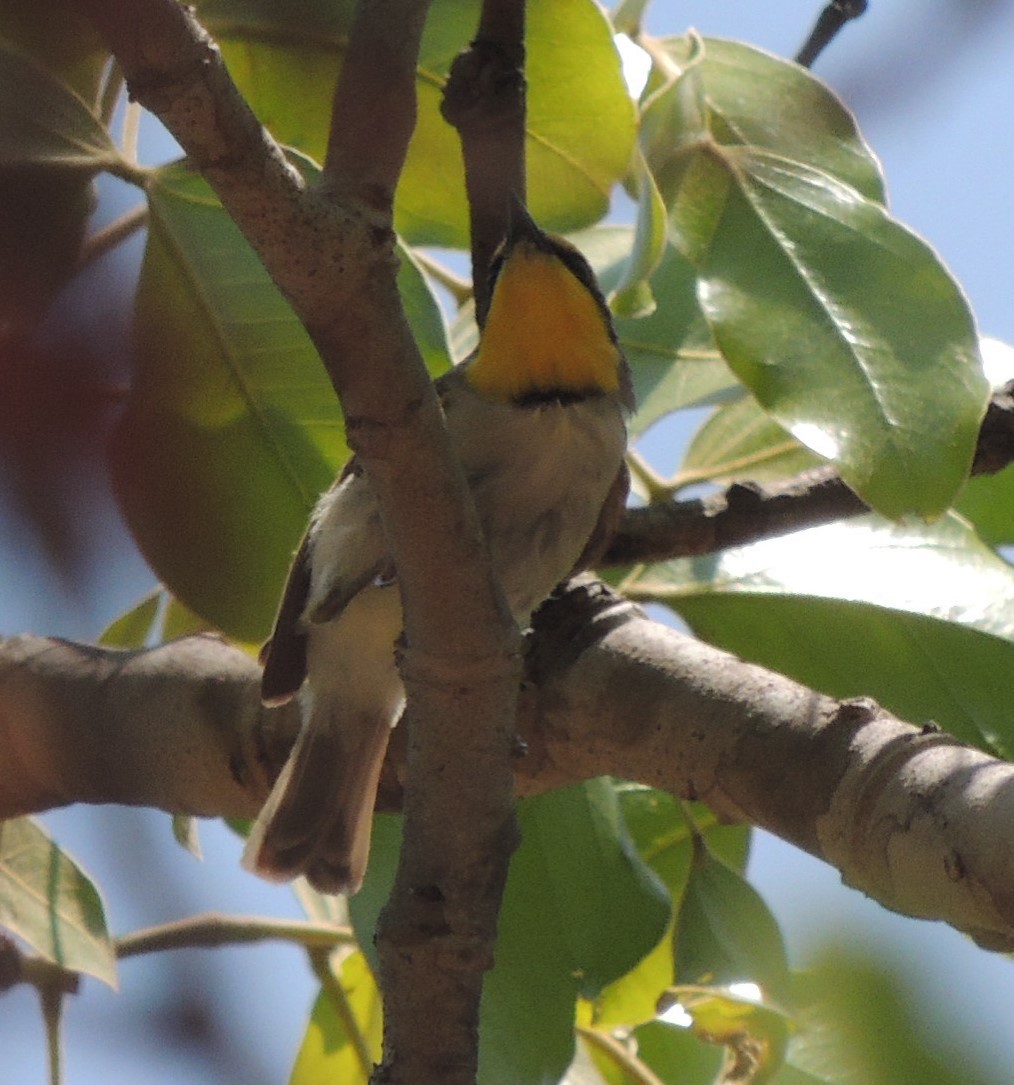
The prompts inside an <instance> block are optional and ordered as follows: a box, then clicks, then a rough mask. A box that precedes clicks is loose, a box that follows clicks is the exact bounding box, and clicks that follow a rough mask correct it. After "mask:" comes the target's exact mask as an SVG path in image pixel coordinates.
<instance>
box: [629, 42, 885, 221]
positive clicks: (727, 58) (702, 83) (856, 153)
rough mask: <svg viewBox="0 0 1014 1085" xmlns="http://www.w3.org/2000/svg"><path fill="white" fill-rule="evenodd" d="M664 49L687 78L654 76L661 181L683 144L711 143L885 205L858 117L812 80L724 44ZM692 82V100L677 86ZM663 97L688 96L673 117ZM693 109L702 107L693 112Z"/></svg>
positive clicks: (655, 149) (651, 116) (656, 164)
mask: <svg viewBox="0 0 1014 1085" xmlns="http://www.w3.org/2000/svg"><path fill="white" fill-rule="evenodd" d="M660 44H661V47H662V49H663V50H664V51H665V53H666V55H667V56H668V57H669V59H670V60H671V61H672V62H673V63H674V64H675V65H676V66H677V68H678V69H679V70H680V72H681V75H680V77H679V78H678V79H677V80H676V81H675V84H673V83H663V82H661V80H662V79H663V76H662V75H661V74H660V71H659V69H657V68H656V70H655V73H654V76H653V80H652V81H651V82H650V83H649V86H648V100H647V102H646V105H645V113H646V124H647V126H648V128H649V137H650V138H649V142H648V153H649V160H650V161H651V163H652V168H653V169H654V170H655V171H656V173H657V174H662V175H665V173H666V172H667V167H668V166H669V165H670V164H671V156H673V155H674V154H676V155H678V153H679V147H680V145H681V144H685V143H686V142H687V141H688V140H691V139H693V138H697V137H702V136H707V138H709V139H713V140H714V141H716V142H717V143H719V144H721V145H722V146H729V147H734V146H743V147H753V148H756V149H759V150H766V151H770V152H772V153H773V154H776V155H779V156H781V157H783V158H787V159H792V160H794V161H796V162H802V163H806V164H808V165H810V166H813V167H815V168H817V169H819V170H822V171H824V172H825V173H829V174H831V176H833V177H835V178H837V179H838V180H839V181H842V182H844V183H845V184H848V185H851V186H852V187H853V188H855V189H857V190H858V191H859V192H861V193H862V194H863V195H864V196H865V197H866V198H867V199H869V200H872V201H874V202H878V203H882V202H883V200H884V181H883V176H882V174H881V170H880V163H879V162H878V161H877V158H876V155H874V153H873V151H872V150H871V149H870V147H869V146H868V144H867V143H866V141H865V140H864V139H863V137H862V134H861V133H860V131H859V128H858V125H857V124H856V120H855V118H854V117H853V115H852V114H851V113H850V112H849V110H848V109H847V108H846V107H845V106H844V105H843V103H842V102H841V100H840V99H839V98H838V97H837V95H835V93H834V92H833V91H832V90H831V89H830V88H829V87H827V86H826V85H825V84H824V83H822V82H821V81H820V80H819V79H818V78H817V77H816V76H814V75H813V74H812V73H811V72H809V71H807V70H806V69H805V68H801V67H799V65H798V64H794V63H792V62H791V61H788V60H784V59H782V58H780V57H776V56H772V55H771V54H770V53H765V52H764V51H762V50H761V49H757V48H755V47H753V46H750V45H745V44H743V43H742V42H736V41H723V40H722V39H721V38H700V37H698V36H697V35H696V34H687V35H684V36H682V37H678V38H667V39H663V40H662V42H661V43H660ZM667 75H668V73H667ZM688 80H689V81H691V82H692V83H693V87H692V90H691V92H690V95H689V97H687V95H686V91H685V90H684V88H682V87H680V86H679V85H678V84H679V83H681V82H685V81H688ZM651 95H654V97H651ZM665 96H668V97H669V99H670V100H671V99H673V98H674V97H676V96H682V97H683V98H684V101H683V105H682V108H681V109H679V110H676V111H673V110H672V107H671V104H668V105H667V104H666V103H665V102H664V101H662V99H663V98H664V97H665ZM690 101H696V102H697V105H696V106H693V107H691V106H690V105H689V102H690ZM660 106H661V107H664V110H663V109H660ZM660 113H662V114H663V115H664V116H666V120H665V121H664V122H661V121H660V118H659V114H660ZM695 116H696V118H697V119H696V122H695V120H694V118H695ZM688 122H689V123H688Z"/></svg>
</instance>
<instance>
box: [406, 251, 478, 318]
mask: <svg viewBox="0 0 1014 1085" xmlns="http://www.w3.org/2000/svg"><path fill="white" fill-rule="evenodd" d="M414 255H415V258H416V260H418V261H419V263H420V264H422V266H423V270H424V271H425V272H426V274H427V275H430V276H432V278H433V279H435V280H436V282H437V283H438V284H439V285H440V286H442V287H443V288H444V289H445V290H446V291H447V293H448V294H450V295H451V297H452V298H454V304H455V305H457V306H458V307H459V308H460V307H461V306H462V305H464V304H465V302H466V301H468V299H469V298H470V297H471V296H472V284H471V282H470V281H469V280H468V279H466V278H465V277H464V276H462V275H455V274H454V272H453V271H451V269H450V268H449V267H447V265H446V264H442V263H440V261H439V260H437V259H435V258H434V257H432V256H430V255H429V253H426V252H423V251H422V250H420V249H416V250H414Z"/></svg>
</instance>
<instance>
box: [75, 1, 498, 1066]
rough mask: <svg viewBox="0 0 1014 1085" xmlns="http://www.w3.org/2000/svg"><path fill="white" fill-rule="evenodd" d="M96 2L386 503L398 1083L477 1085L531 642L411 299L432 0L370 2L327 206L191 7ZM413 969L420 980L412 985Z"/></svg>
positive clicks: (389, 1024)
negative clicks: (288, 319)
mask: <svg viewBox="0 0 1014 1085" xmlns="http://www.w3.org/2000/svg"><path fill="white" fill-rule="evenodd" d="M85 3H86V7H87V10H88V11H89V12H90V13H91V15H92V17H93V18H94V20H95V22H96V24H97V25H98V26H99V28H100V30H101V31H102V33H103V34H104V35H105V36H106V38H107V40H108V41H109V42H110V44H111V46H112V48H113V51H114V53H115V54H116V57H117V59H118V61H119V62H120V65H121V67H122V69H123V71H124V74H125V76H126V79H127V83H128V86H129V88H130V90H131V93H132V94H133V95H134V96H135V97H136V98H137V99H138V100H139V101H141V103H142V104H143V105H145V106H146V107H147V108H149V109H150V110H152V112H154V113H156V114H157V115H158V116H159V117H160V118H161V119H162V121H163V122H164V123H165V124H166V126H167V127H168V128H169V130H170V131H171V132H172V134H173V135H174V136H175V137H176V138H177V140H178V141H179V142H180V144H181V146H182V147H183V148H184V150H185V151H186V152H187V154H188V156H189V157H190V159H191V161H193V162H194V164H195V166H196V167H197V168H199V169H200V170H201V171H202V173H203V174H204V176H205V177H206V178H207V180H208V181H209V183H210V184H211V185H212V186H213V188H214V189H215V191H216V192H217V193H218V195H219V197H220V199H221V200H222V203H223V205H224V206H225V208H226V209H227V210H228V211H229V213H230V214H231V215H232V217H233V219H234V220H235V221H236V223H237V225H238V226H239V228H240V230H241V231H242V232H243V233H244V235H245V236H246V238H247V239H248V240H249V241H250V243H251V244H252V245H253V247H254V249H255V250H256V251H257V253H258V255H259V256H260V258H261V260H262V261H263V263H264V265H265V267H266V268H267V270H268V272H269V274H270V275H271V276H272V278H273V279H274V281H275V282H276V284H277V285H278V286H279V288H280V289H281V290H282V292H283V293H284V294H285V296H286V297H287V298H288V300H289V301H290V303H291V304H292V306H293V309H294V310H295V312H296V314H297V315H298V316H299V317H300V319H301V320H302V321H303V323H304V324H305V326H306V328H307V330H308V332H309V334H310V336H311V338H312V339H313V341H314V343H315V345H316V347H317V349H318V351H319V353H320V355H321V359H322V361H323V363H324V365H325V367H326V368H327V371H328V373H329V375H330V377H331V380H332V383H333V384H334V386H335V389H336V391H337V392H338V394H339V396H340V398H341V402H342V408H343V411H344V414H345V420H346V431H347V437H348V440H349V443H350V445H351V446H352V447H353V448H354V449H355V451H356V452H357V453H358V455H359V458H360V462H361V464H362V465H363V467H364V468H365V470H366V472H367V473H368V475H369V477H370V480H371V483H372V484H373V486H374V489H375V490H376V492H377V495H378V497H379V499H380V504H381V509H382V514H383V520H384V528H385V531H386V534H387V538H388V543H389V546H390V550H391V553H392V556H393V558H394V561H395V565H396V567H397V570H398V580H399V585H400V589H401V596H402V602H403V604H404V610H405V640H406V644H407V647H406V648H405V650H404V653H403V656H404V665H403V675H404V678H405V684H406V689H407V691H408V700H409V705H410V717H409V720H408V725H409V730H410V735H409V737H410V741H409V744H408V750H409V754H408V759H407V761H408V779H407V784H406V798H405V813H406V830H405V848H404V850H403V861H402V863H401V865H400V867H399V874H398V878H397V879H396V885H395V891H394V893H395V896H394V900H395V901H396V908H395V910H394V912H392V913H389V914H388V918H387V920H386V921H385V922H386V931H385V934H384V935H383V937H382V940H381V943H380V952H381V956H382V959H383V960H384V962H385V967H384V973H385V976H384V977H382V983H383V986H384V988H385V996H386V1009H387V1012H386V1014H385V1028H386V1030H387V1035H386V1040H385V1065H384V1068H383V1069H382V1071H381V1073H382V1075H383V1076H384V1079H385V1080H387V1081H392V1082H393V1081H399V1080H404V1081H427V1080H443V1081H446V1082H448V1083H449V1085H453V1083H454V1082H456V1081H462V1082H470V1081H472V1080H473V1079H474V1063H475V1058H476V1053H477V1022H478V1001H479V990H480V988H481V977H482V970H483V968H484V967H487V966H488V961H489V960H490V958H491V945H492V940H493V937H494V932H495V922H496V913H497V908H498V905H499V885H500V883H501V882H502V872H503V870H505V868H506V862H507V855H508V854H509V850H510V847H509V844H510V841H511V839H512V826H513V820H512V819H513V806H512V776H511V770H510V750H511V742H512V730H513V723H514V718H515V712H516V699H517V674H518V667H519V663H518V647H519V637H518V633H517V630H516V628H515V626H514V623H513V621H512V619H511V617H510V614H509V612H508V610H507V607H506V605H505V604H504V602H503V599H502V596H501V593H500V591H499V588H498V586H497V585H496V583H495V581H494V579H493V576H492V572H491V569H490V565H489V560H488V555H487V552H486V548H485V546H484V543H483V541H482V537H481V532H480V530H479V526H478V521H477V517H476V515H475V510H474V507H473V505H472V502H471V499H470V497H469V494H468V491H467V487H466V485H465V481H464V478H463V474H462V471H461V469H460V465H458V464H457V463H456V461H455V460H454V457H453V455H452V452H451V449H450V443H449V441H448V438H447V434H446V431H445V429H444V426H443V417H442V415H441V413H440V410H439V406H438V404H437V400H436V396H435V394H434V391H433V388H432V385H431V383H430V381H429V378H428V376H427V373H426V370H425V367H424V365H423V363H422V359H421V357H420V355H419V351H418V348H417V346H416V344H415V342H414V340H413V337H412V334H411V330H410V328H409V325H408V322H407V320H406V318H405V314H404V311H403V309H402V306H401V302H400V298H399V295H398V291H397V285H396V282H395V273H396V270H397V258H396V254H395V251H394V234H393V230H392V220H391V194H392V193H393V190H394V184H395V181H396V179H397V174H398V172H399V170H400V167H401V163H402V161H403V159H404V155H405V151H406V147H407V142H408V138H409V136H410V134H411V130H412V125H413V122H414V116H415V78H416V72H415V64H416V58H417V57H418V51H419V38H420V35H421V32H422V26H423V22H424V19H425V15H426V11H427V7H428V0H377V2H372V0H371V2H370V3H362V4H361V5H360V7H359V9H358V14H357V16H356V18H355V21H354V25H353V32H352V36H351V40H350V42H349V49H348V60H347V62H346V65H345V68H344V70H343V72H342V74H341V77H340V78H339V80H338V85H337V89H336V97H335V103H334V110H333V115H334V124H333V126H332V130H331V135H330V142H329V147H328V154H327V161H326V164H325V170H324V175H323V178H322V182H321V184H320V185H319V186H317V187H316V188H307V187H306V186H305V185H304V184H303V182H302V181H301V179H300V177H299V176H298V175H297V174H296V172H295V171H294V170H293V169H291V168H289V167H288V165H287V164H286V162H285V160H284V157H283V156H282V154H281V152H280V150H279V148H278V147H277V145H276V144H275V143H274V141H273V140H272V139H271V137H270V136H269V135H268V134H267V133H266V132H265V131H264V130H263V129H262V128H261V126H260V125H259V124H258V123H257V122H256V119H255V118H254V117H253V115H252V113H251V112H250V110H249V108H248V106H247V105H246V103H245V102H244V101H243V100H242V97H241V95H240V94H239V93H238V91H237V89H236V87H235V86H234V84H233V83H232V81H231V79H230V78H229V75H228V73H227V71H226V69H225V67H224V65H223V64H222V60H221V56H220V54H219V52H218V50H217V48H216V47H215V45H214V43H213V42H212V41H211V40H210V39H209V38H208V36H207V35H206V34H205V32H204V31H203V29H202V28H201V27H200V26H199V24H198V23H197V22H196V20H195V18H194V17H193V15H192V13H191V10H190V9H189V8H186V7H184V6H182V5H180V4H178V3H177V2H176V0H85ZM389 110H391V111H394V113H395V114H396V115H391V114H389V113H388V111H389ZM435 781H438V782H435ZM460 826H467V827H468V832H467V834H465V833H463V832H461V831H458V830H456V827H460ZM493 857H497V858H496V859H495V860H494V858H493ZM497 871H499V872H500V873H499V874H498V873H497ZM434 932H436V933H434ZM402 967H404V969H405V970H407V971H408V972H410V973H411V975H410V977H409V978H407V979H406V978H405V976H404V975H403V974H402V978H401V981H400V982H398V983H397V987H396V986H395V982H394V980H393V979H392V978H391V977H392V976H394V974H395V972H394V971H392V970H394V969H399V968H402ZM407 1000H411V1001H407ZM435 1004H439V1005H441V1014H440V1015H439V1017H438V1018H437V1019H436V1020H437V1021H438V1022H439V1023H440V1024H441V1026H442V1027H445V1029H446V1032H445V1033H444V1034H442V1035H441V1034H439V1031H438V1030H437V1029H434V1028H432V1027H431V1028H429V1031H428V1032H425V1031H423V1030H421V1029H415V1030H414V1031H413V1030H412V1029H411V1028H410V1027H409V1028H407V1029H405V1030H403V1031H400V1032H399V1029H400V1027H401V1024H402V1022H405V1021H408V1019H409V1016H411V1015H412V1014H414V1015H415V1020H416V1021H419V1022H426V1023H427V1024H428V1025H430V1026H432V1024H433V1022H434V1018H433V1016H432V1013H431V1009H432V1006H433V1005H435ZM420 1009H421V1010H422V1012H421V1013H419V1012H418V1011H419V1010H420ZM409 1024H411V1022H409ZM452 1034H453V1035H452ZM449 1036H452V1039H449ZM422 1040H425V1041H427V1042H428V1046H427V1047H426V1048H425V1049H422V1046H421V1044H418V1041H422ZM414 1043H415V1044H417V1046H416V1047H413V1044H414ZM436 1055H440V1056H443V1057H445V1058H446V1057H450V1058H452V1060H456V1065H455V1067H454V1072H453V1073H446V1072H444V1073H435V1072H434V1070H433V1066H432V1065H428V1063H430V1064H431V1063H432V1061H433V1058H434V1057H435V1056H436ZM413 1060H414V1061H413ZM445 1068H446V1067H445Z"/></svg>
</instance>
